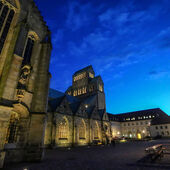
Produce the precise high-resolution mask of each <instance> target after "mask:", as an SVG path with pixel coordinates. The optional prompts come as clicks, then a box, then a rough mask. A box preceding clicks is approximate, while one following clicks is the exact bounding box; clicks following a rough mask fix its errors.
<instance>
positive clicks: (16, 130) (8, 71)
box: [0, 0, 52, 167]
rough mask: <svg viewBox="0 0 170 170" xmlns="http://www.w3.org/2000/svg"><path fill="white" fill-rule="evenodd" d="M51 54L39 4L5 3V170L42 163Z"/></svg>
mask: <svg viewBox="0 0 170 170" xmlns="http://www.w3.org/2000/svg"><path fill="white" fill-rule="evenodd" d="M51 48H52V47H51V42H50V31H49V30H48V27H47V26H46V23H45V22H44V21H43V18H42V16H41V15H40V12H39V11H38V9H37V7H36V5H35V4H34V2H33V0H0V167H2V166H3V164H4V161H5V163H9V162H12V161H23V160H26V161H29V160H40V159H41V158H42V155H43V149H42V147H43V144H44V142H43V139H44V138H43V137H44V128H45V118H46V112H47V97H48V86H49V79H50V74H49V72H48V68H49V60H50V53H51Z"/></svg>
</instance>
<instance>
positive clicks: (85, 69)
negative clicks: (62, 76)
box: [73, 65, 94, 75]
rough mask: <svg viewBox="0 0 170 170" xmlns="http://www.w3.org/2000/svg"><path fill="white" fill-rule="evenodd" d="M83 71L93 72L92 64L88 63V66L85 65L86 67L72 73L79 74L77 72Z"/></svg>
mask: <svg viewBox="0 0 170 170" xmlns="http://www.w3.org/2000/svg"><path fill="white" fill-rule="evenodd" d="M84 71H93V72H94V70H93V67H92V65H89V66H87V67H85V68H83V69H81V70H78V71H76V72H75V73H74V74H73V75H76V74H79V73H81V72H84Z"/></svg>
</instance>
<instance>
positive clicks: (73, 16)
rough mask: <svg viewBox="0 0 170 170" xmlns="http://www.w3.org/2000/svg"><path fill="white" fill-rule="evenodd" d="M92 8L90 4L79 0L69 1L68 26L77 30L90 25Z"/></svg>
mask: <svg viewBox="0 0 170 170" xmlns="http://www.w3.org/2000/svg"><path fill="white" fill-rule="evenodd" d="M89 10H91V6H90V4H84V5H82V4H80V3H79V2H78V1H72V2H70V3H69V7H68V15H67V19H66V27H67V28H69V29H71V30H72V31H77V30H79V29H80V28H82V27H83V26H84V25H88V23H89V20H90V16H89V13H88V11H89Z"/></svg>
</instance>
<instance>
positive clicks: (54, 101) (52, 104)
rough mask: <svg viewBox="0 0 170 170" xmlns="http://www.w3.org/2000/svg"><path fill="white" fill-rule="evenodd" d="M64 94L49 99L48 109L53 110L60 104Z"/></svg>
mask: <svg viewBox="0 0 170 170" xmlns="http://www.w3.org/2000/svg"><path fill="white" fill-rule="evenodd" d="M63 98H64V96H61V97H58V98H56V99H50V100H49V101H48V111H51V112H55V111H56V109H57V107H58V106H59V105H60V104H61V102H62V100H63Z"/></svg>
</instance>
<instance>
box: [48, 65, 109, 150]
mask: <svg viewBox="0 0 170 170" xmlns="http://www.w3.org/2000/svg"><path fill="white" fill-rule="evenodd" d="M52 95H53V96H49V102H48V113H47V119H48V120H47V127H46V131H45V145H46V146H47V147H48V146H52V147H61V146H62V147H63V146H81V145H88V144H101V143H104V144H106V143H110V140H111V131H110V130H111V128H110V122H109V118H108V114H107V113H106V105H105V94H104V84H103V81H102V78H101V77H100V76H95V73H94V70H93V68H92V66H88V67H86V68H83V69H81V70H79V71H77V72H75V73H74V74H73V77H72V86H70V87H69V88H68V89H67V91H66V92H65V93H63V94H62V93H60V94H56V97H55V91H53V92H52Z"/></svg>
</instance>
